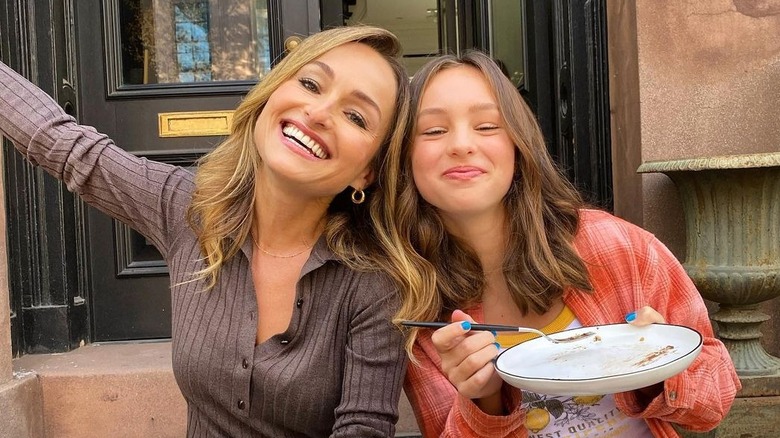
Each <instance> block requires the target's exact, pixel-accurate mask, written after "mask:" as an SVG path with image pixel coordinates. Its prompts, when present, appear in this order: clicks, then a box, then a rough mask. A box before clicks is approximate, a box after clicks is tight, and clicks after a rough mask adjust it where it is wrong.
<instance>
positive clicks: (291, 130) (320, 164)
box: [254, 43, 397, 198]
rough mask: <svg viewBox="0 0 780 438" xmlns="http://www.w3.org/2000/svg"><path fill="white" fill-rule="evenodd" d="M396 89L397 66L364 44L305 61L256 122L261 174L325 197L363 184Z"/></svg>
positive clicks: (370, 174)
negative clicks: (395, 68) (395, 69)
mask: <svg viewBox="0 0 780 438" xmlns="http://www.w3.org/2000/svg"><path fill="white" fill-rule="evenodd" d="M396 92H397V90H396V83H395V76H394V74H393V70H392V68H391V67H390V65H389V64H388V63H387V61H385V60H384V59H383V58H382V56H381V55H380V54H379V53H377V52H376V51H374V50H373V49H372V48H370V47H368V46H366V45H364V44H360V43H348V44H344V45H342V46H339V47H337V48H335V49H332V50H330V51H328V52H326V53H325V54H324V55H322V56H320V57H319V58H317V59H316V60H314V61H312V62H310V63H309V64H306V65H304V66H303V67H302V68H301V69H300V70H299V71H298V72H297V73H296V74H295V75H293V77H292V78H290V79H289V80H287V81H286V82H284V83H282V85H280V86H279V88H278V89H277V90H276V91H274V93H273V94H272V95H271V97H270V98H269V99H268V102H267V103H266V105H265V108H264V109H263V111H262V113H261V114H260V116H259V117H258V119H257V122H256V123H255V132H254V141H255V145H256V147H257V149H258V152H259V154H260V157H261V159H262V160H263V163H264V167H263V174H262V176H261V177H262V178H265V179H267V181H272V182H281V183H282V184H283V185H284V186H285V187H288V188H289V187H291V188H293V190H294V191H296V195H301V196H311V197H321V198H332V197H333V196H335V195H336V194H338V193H340V192H341V191H342V190H344V189H345V188H346V187H347V186H348V185H349V186H353V187H355V188H360V189H362V188H364V187H366V186H367V185H368V184H370V183H371V181H372V180H373V172H372V170H371V168H370V163H371V160H372V158H373V157H374V155H375V154H376V153H377V151H378V150H379V147H380V143H381V141H382V140H383V139H384V137H385V133H386V132H387V130H388V129H389V124H390V120H391V119H392V117H393V115H394V114H393V112H394V110H395V95H396Z"/></svg>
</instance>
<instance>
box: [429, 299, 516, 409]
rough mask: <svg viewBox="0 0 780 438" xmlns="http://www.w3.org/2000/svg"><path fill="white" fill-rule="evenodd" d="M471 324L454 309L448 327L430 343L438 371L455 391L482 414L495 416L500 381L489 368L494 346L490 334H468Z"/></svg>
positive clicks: (499, 401)
mask: <svg viewBox="0 0 780 438" xmlns="http://www.w3.org/2000/svg"><path fill="white" fill-rule="evenodd" d="M472 322H474V320H473V319H472V318H471V317H470V316H469V315H467V314H466V313H464V312H462V311H460V310H456V311H454V312H453V313H452V324H450V325H448V326H446V327H442V328H440V329H438V330H436V331H435V332H434V333H433V335H432V336H431V340H432V341H433V345H434V346H435V347H436V350H437V351H438V352H439V356H440V357H441V368H442V371H443V372H444V374H445V375H446V376H447V378H448V379H449V381H450V382H451V383H452V384H453V386H455V388H456V389H457V390H458V392H459V393H460V394H462V395H463V396H465V397H468V398H470V399H473V400H474V403H476V404H477V406H479V407H480V409H482V410H483V411H485V412H487V413H490V414H493V415H499V414H501V413H502V412H501V411H502V410H503V407H502V405H501V385H502V384H503V380H501V377H500V376H499V375H498V374H497V373H496V371H495V368H494V367H493V359H494V358H495V357H496V354H497V353H498V348H497V347H498V344H496V338H495V336H494V335H493V334H492V333H490V332H487V331H478V332H477V331H475V332H471V331H470V328H471V323H472Z"/></svg>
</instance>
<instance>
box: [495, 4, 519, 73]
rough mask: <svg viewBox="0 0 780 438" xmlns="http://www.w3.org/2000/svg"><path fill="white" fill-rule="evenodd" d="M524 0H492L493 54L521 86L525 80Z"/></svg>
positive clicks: (505, 70)
mask: <svg viewBox="0 0 780 438" xmlns="http://www.w3.org/2000/svg"><path fill="white" fill-rule="evenodd" d="M522 3H523V2H520V1H517V0H492V1H491V2H490V7H491V10H490V27H491V29H490V54H491V55H492V56H493V59H495V60H496V61H498V63H499V65H500V66H501V67H502V69H503V70H504V72H505V73H506V75H507V76H509V78H510V79H511V80H512V83H514V84H515V86H516V87H518V88H520V87H522V86H523V85H524V84H525V64H524V62H525V44H524V41H525V39H524V38H523V31H524V30H525V29H523V25H522V24H521V23H525V17H523V5H522Z"/></svg>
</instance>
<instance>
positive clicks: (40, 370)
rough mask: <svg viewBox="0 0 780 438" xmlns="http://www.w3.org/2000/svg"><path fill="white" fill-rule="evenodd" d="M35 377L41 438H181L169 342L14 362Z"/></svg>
mask: <svg viewBox="0 0 780 438" xmlns="http://www.w3.org/2000/svg"><path fill="white" fill-rule="evenodd" d="M14 370H15V372H16V373H30V372H32V373H35V374H36V375H37V378H38V381H39V382H40V390H41V393H42V400H43V403H42V413H43V418H45V422H44V423H43V424H44V426H43V428H44V430H43V433H42V434H39V435H36V436H38V437H40V436H45V437H62V438H70V437H73V438H75V437H80V438H81V437H85V438H86V437H96V438H97V437H100V438H103V437H109V436H110V437H117V438H123V437H127V438H131V437H132V438H135V437H140V436H154V437H182V436H185V435H186V422H187V412H186V404H185V402H184V398H183V397H182V395H181V393H180V392H179V388H178V387H177V386H176V382H175V380H174V378H173V372H172V371H171V346H170V343H167V342H162V343H137V344H102V345H101V344H93V345H89V346H86V347H82V348H79V349H77V350H74V351H71V352H68V353H63V354H46V355H27V356H23V357H21V358H19V359H15V360H14Z"/></svg>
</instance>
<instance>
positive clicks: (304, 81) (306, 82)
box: [298, 78, 320, 93]
mask: <svg viewBox="0 0 780 438" xmlns="http://www.w3.org/2000/svg"><path fill="white" fill-rule="evenodd" d="M298 82H300V83H301V85H302V86H303V88H305V89H307V90H309V91H311V92H312V93H317V92H319V91H320V86H319V84H318V83H317V82H316V81H314V80H313V79H309V78H300V79H298Z"/></svg>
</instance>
